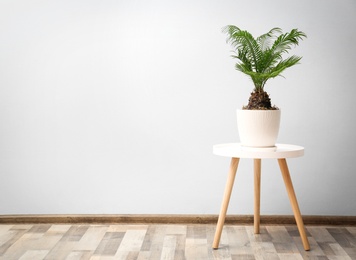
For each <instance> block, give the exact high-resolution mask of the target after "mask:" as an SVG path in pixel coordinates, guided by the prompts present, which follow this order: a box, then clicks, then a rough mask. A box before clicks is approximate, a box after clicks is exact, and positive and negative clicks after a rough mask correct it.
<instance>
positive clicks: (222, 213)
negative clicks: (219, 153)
mask: <svg viewBox="0 0 356 260" xmlns="http://www.w3.org/2000/svg"><path fill="white" fill-rule="evenodd" d="M239 161H240V159H239V158H231V164H230V169H229V174H228V178H227V182H226V187H225V191H224V198H223V201H222V204H221V209H220V214H219V219H218V224H217V226H216V231H215V237H214V242H213V249H218V247H219V243H220V237H221V232H222V229H223V226H224V223H225V217H226V212H227V208H228V206H229V201H230V196H231V192H232V187H233V186H234V181H235V176H236V171H237V166H238V165H239Z"/></svg>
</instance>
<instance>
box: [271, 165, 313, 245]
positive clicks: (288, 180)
mask: <svg viewBox="0 0 356 260" xmlns="http://www.w3.org/2000/svg"><path fill="white" fill-rule="evenodd" d="M278 164H279V167H280V169H281V172H282V176H283V179H284V183H285V185H286V189H287V192H288V196H289V200H290V203H291V205H292V209H293V212H294V217H295V221H296V222H297V227H298V230H299V234H300V237H301V239H302V243H303V246H304V250H306V251H309V250H310V246H309V241H308V238H307V235H306V233H305V228H304V223H303V219H302V216H301V214H300V210H299V206H298V201H297V197H296V196H295V192H294V188H293V184H292V179H291V177H290V174H289V170H288V165H287V161H286V159H284V158H283V159H278Z"/></svg>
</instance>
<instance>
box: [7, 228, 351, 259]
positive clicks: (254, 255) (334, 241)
mask: <svg viewBox="0 0 356 260" xmlns="http://www.w3.org/2000/svg"><path fill="white" fill-rule="evenodd" d="M306 229H307V235H308V239H309V242H310V246H311V250H310V251H309V252H306V251H304V250H303V247H302V244H301V241H300V237H299V234H298V231H297V228H296V226H293V225H291V226H269V225H266V226H261V234H260V235H254V234H253V226H250V225H249V226H238V225H225V226H224V230H223V233H222V237H221V243H220V248H219V249H218V250H212V249H211V245H212V240H213V237H214V232H215V225H52V224H36V225H0V259H6V260H8V259H10V260H12V259H31V260H34V259H153V260H156V259H194V260H198V259H202V260H206V259H241V260H243V259H271V260H274V259H288V260H289V259H318V260H321V259H356V227H355V226H352V227H340V226H307V227H306Z"/></svg>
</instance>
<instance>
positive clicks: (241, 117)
mask: <svg viewBox="0 0 356 260" xmlns="http://www.w3.org/2000/svg"><path fill="white" fill-rule="evenodd" d="M280 118H281V111H280V110H244V109H238V110H237V128H238V131H239V136H240V142H241V144H242V145H243V146H247V147H274V146H275V144H276V140H277V136H278V131H279V123H280Z"/></svg>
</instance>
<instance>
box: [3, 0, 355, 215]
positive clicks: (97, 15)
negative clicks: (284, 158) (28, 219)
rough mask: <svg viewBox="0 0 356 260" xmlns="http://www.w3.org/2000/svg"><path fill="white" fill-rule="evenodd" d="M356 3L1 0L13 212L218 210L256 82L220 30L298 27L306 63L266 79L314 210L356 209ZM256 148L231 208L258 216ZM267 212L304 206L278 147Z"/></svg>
mask: <svg viewBox="0 0 356 260" xmlns="http://www.w3.org/2000/svg"><path fill="white" fill-rule="evenodd" d="M355 14H356V2H355V1H353V0H342V1H332V0H314V1H310V0H301V1H294V2H292V1H290V2H289V1H288V4H287V3H286V1H282V0H278V1H262V0H261V1H232V0H231V1H203V0H200V1H191V0H189V1H188V0H183V1H165V0H153V1H143V0H142V1H116V0H115V1H114V0H112V1H99V0H90V1H88V0H76V1H69V0H61V1H59V0H54V1H39V0H38V1H35V0H34V1H26V0H2V1H1V2H0V19H1V22H0V35H1V40H0V180H1V181H0V214H52V213H53V214H58V213H61V214H87V213H92V214H101V213H105V214H141V213H142V214H217V213H218V212H219V208H220V202H221V198H222V194H223V189H224V186H225V181H226V174H227V170H228V165H229V158H224V157H218V156H214V155H213V154H212V145H214V144H217V143H225V142H237V141H238V140H239V139H238V134H237V127H236V119H235V110H236V108H240V107H241V106H242V105H243V104H246V102H247V99H248V96H249V93H250V92H251V91H252V84H251V82H250V80H249V79H248V78H246V77H245V76H243V75H241V74H239V73H238V72H236V71H235V70H234V61H233V60H232V59H231V58H230V47H229V45H228V44H226V43H225V38H226V37H225V35H224V34H223V33H221V28H222V27H223V26H225V25H227V24H235V25H238V26H239V27H241V28H243V29H247V30H249V31H251V32H252V33H253V34H254V35H259V34H262V33H265V32H267V31H268V30H269V29H271V28H272V27H275V26H278V27H281V28H282V29H283V30H284V31H287V30H290V29H292V28H299V29H300V30H302V31H304V32H306V33H307V35H308V39H307V40H305V41H303V42H302V43H301V45H300V46H299V47H298V48H297V49H295V50H294V51H293V53H294V54H297V55H302V56H303V59H302V61H301V65H298V66H296V67H294V68H291V69H290V70H289V71H286V73H285V74H284V76H285V79H284V78H278V79H273V80H271V81H269V82H268V83H267V86H266V90H267V91H268V92H269V93H270V95H271V98H272V101H273V103H274V104H276V105H277V106H279V107H280V108H281V109H282V121H281V130H280V136H279V140H278V142H281V143H292V144H299V145H302V146H305V148H306V153H305V156H304V157H301V158H295V159H291V160H290V161H289V166H290V171H291V174H292V179H293V181H294V185H295V189H296V192H297V196H298V199H299V203H300V207H301V210H302V213H303V214H307V215H320V214H322V215H356V202H355V198H356V189H355V187H354V186H355V182H356V166H355V159H356V138H355V134H354V133H355V131H356V126H355V121H356V120H355V110H356V102H355V97H356V85H355V80H354V78H355V73H356V71H355V68H356V66H355V60H356V52H355V51H354V45H355V42H356V29H355V24H356V15H355ZM252 212H253V176H252V161H251V160H248V159H246V160H242V161H241V163H240V168H239V171H238V175H237V178H236V185H235V189H234V192H233V195H232V199H231V204H230V208H229V213H232V214H252ZM261 213H262V214H291V213H292V212H291V209H290V206H289V202H288V198H287V195H286V192H285V189H284V186H283V182H282V178H281V176H280V173H279V169H278V165H277V162H276V161H275V160H264V161H263V162H262V205H261Z"/></svg>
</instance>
